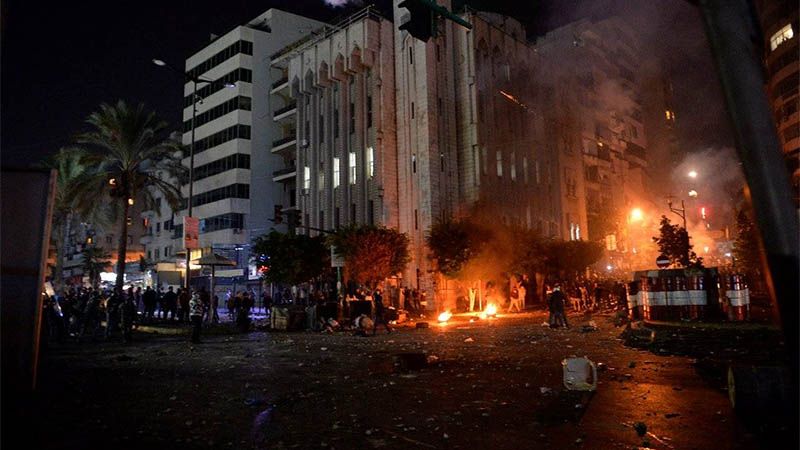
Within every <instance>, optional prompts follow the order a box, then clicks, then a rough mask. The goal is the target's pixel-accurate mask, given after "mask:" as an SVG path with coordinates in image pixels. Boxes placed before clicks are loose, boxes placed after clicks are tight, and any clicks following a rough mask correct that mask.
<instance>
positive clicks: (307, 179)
mask: <svg viewBox="0 0 800 450" xmlns="http://www.w3.org/2000/svg"><path fill="white" fill-rule="evenodd" d="M310 188H311V168H310V167H308V166H305V167H303V189H310Z"/></svg>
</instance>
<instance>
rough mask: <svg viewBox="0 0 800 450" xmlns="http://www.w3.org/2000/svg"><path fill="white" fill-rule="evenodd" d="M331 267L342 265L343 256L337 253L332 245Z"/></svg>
mask: <svg viewBox="0 0 800 450" xmlns="http://www.w3.org/2000/svg"><path fill="white" fill-rule="evenodd" d="M331 267H344V258H342V257H341V256H339V255H337V254H336V249H334V248H333V247H331Z"/></svg>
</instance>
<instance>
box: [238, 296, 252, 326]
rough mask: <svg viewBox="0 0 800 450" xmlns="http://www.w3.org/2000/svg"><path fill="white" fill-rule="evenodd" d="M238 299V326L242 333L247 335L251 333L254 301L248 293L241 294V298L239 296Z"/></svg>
mask: <svg viewBox="0 0 800 450" xmlns="http://www.w3.org/2000/svg"><path fill="white" fill-rule="evenodd" d="M236 299H237V300H238V302H237V303H238V305H237V307H236V325H237V326H238V327H239V329H240V330H241V331H242V333H247V332H248V331H250V309H251V308H252V307H253V299H252V298H250V294H249V293H248V292H243V293H241V296H239V295H237V296H236Z"/></svg>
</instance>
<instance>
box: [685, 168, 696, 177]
mask: <svg viewBox="0 0 800 450" xmlns="http://www.w3.org/2000/svg"><path fill="white" fill-rule="evenodd" d="M686 175H688V176H689V178H697V171H696V170H690V171H689V173H687V174H686Z"/></svg>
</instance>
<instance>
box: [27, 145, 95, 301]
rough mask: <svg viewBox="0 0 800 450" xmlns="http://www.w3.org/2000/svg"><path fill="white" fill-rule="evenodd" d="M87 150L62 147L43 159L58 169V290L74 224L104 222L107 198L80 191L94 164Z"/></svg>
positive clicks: (55, 214)
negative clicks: (98, 199) (88, 159)
mask: <svg viewBox="0 0 800 450" xmlns="http://www.w3.org/2000/svg"><path fill="white" fill-rule="evenodd" d="M86 156H87V154H86V152H85V151H83V150H81V149H79V148H62V149H59V151H58V152H57V153H56V154H55V155H53V156H51V157H50V158H48V159H46V160H45V161H43V162H42V164H41V166H42V167H45V168H48V169H55V170H56V171H57V175H56V194H55V201H54V204H53V219H52V227H53V232H52V236H53V243H54V244H55V248H56V261H55V269H54V272H55V273H54V274H53V285H54V288H55V290H56V291H57V292H63V289H64V257H65V253H66V246H67V242H68V240H69V236H70V234H72V229H73V227H74V226H75V225H76V224H78V223H79V222H91V223H94V224H96V225H97V224H104V223H105V222H106V220H105V218H106V216H105V215H104V214H102V212H103V211H104V208H103V207H102V205H103V202H98V201H97V199H96V198H93V197H92V196H89V195H86V193H85V192H81V191H80V186H81V183H82V182H83V181H84V180H86V179H87V177H91V167H90V166H89V165H88V164H87V161H86Z"/></svg>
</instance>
